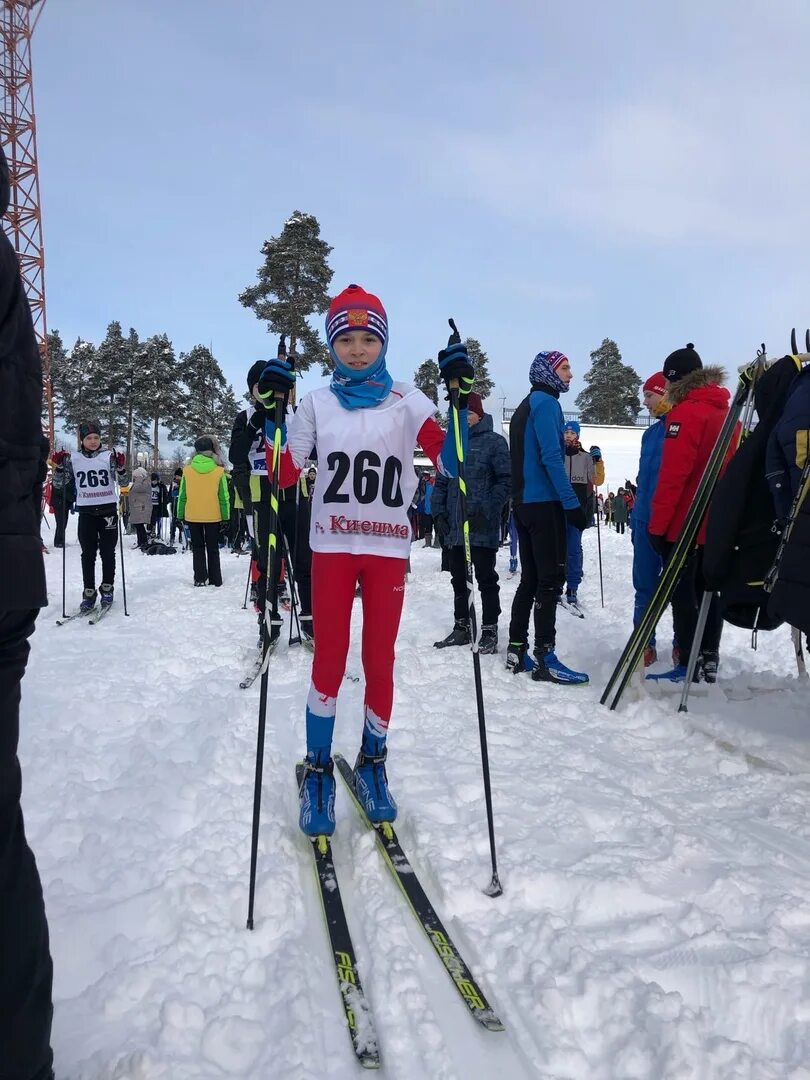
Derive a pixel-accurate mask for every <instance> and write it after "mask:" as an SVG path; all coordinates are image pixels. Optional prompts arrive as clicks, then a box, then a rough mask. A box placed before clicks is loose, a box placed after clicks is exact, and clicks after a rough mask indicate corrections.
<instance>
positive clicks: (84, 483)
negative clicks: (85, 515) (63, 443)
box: [70, 450, 118, 510]
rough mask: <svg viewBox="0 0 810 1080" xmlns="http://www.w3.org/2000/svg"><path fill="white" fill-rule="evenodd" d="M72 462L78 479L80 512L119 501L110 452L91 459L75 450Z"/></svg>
mask: <svg viewBox="0 0 810 1080" xmlns="http://www.w3.org/2000/svg"><path fill="white" fill-rule="evenodd" d="M70 462H71V465H72V466H73V475H74V477H75V479H76V506H77V508H78V509H79V510H81V509H83V508H85V507H88V506H102V505H103V504H104V503H114V502H117V501H118V493H117V491H116V489H115V475H114V473H113V470H112V469H111V467H110V466H111V460H110V454H109V452H107V453H104V454H99V456H98V457H91V458H89V457H85V455H84V454H83V453H81V451H79V450H74V451H73V452H72V453H71V455H70Z"/></svg>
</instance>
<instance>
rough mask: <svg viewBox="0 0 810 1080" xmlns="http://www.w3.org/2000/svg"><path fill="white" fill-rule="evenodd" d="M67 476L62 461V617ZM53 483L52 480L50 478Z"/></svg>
mask: <svg viewBox="0 0 810 1080" xmlns="http://www.w3.org/2000/svg"><path fill="white" fill-rule="evenodd" d="M66 480H67V476H66V475H65V462H64V461H63V462H62V618H63V619H66V618H67V611H66V610H65V603H66V601H65V558H66V552H67V484H66V482H65V481H66ZM51 483H53V480H51Z"/></svg>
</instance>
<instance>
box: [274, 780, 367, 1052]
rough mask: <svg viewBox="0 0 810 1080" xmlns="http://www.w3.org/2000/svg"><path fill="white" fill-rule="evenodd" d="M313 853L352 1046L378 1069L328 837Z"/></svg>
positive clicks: (319, 838) (314, 844)
mask: <svg viewBox="0 0 810 1080" xmlns="http://www.w3.org/2000/svg"><path fill="white" fill-rule="evenodd" d="M295 779H296V781H297V783H298V789H299V791H300V789H301V784H302V783H303V779H304V766H303V765H301V764H299V765H296V767H295ZM311 846H312V854H313V857H314V859H315V873H316V876H317V878H318V891H319V892H320V895H321V904H322V906H323V915H324V919H325V920H326V930H327V933H328V934H329V946H330V948H331V950H332V959H333V961H334V964H335V974H336V975H337V981H338V987H339V989H340V997H341V999H342V1001H343V1010H344V1012H345V1013H346V1023H347V1024H348V1026H349V1035H350V1036H351V1040H352V1046H353V1047H354V1052H355V1054H356V1055H357V1060H358V1061H359V1062H360V1064H361V1065H362V1066H363V1068H364V1069H379V1068H380V1064H381V1062H380V1051H379V1047H378V1044H377V1033H376V1030H375V1028H374V1020H373V1017H372V1015H371V1009H370V1007H369V1003H368V999H367V998H366V995H365V993H364V992H363V987H362V984H361V982H360V975H359V974H358V971H357V961H356V959H355V955H354V946H353V945H352V939H351V935H350V934H349V926H348V923H347V922H346V913H345V912H344V910H343V901H342V900H341V898H340V887H339V886H338V879H337V874H336V873H335V864H334V862H333V861H332V845H331V844H330V842H329V837H328V836H316V837H313V839H312V843H311Z"/></svg>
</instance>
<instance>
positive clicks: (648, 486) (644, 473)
mask: <svg viewBox="0 0 810 1080" xmlns="http://www.w3.org/2000/svg"><path fill="white" fill-rule="evenodd" d="M666 431H667V429H666V425H665V424H664V421H663V419H661V420H656V422H655V423H654V424H650V426H649V427H648V428H647V430H646V431H645V432H644V434H643V435H642V436H641V457H640V458H639V462H638V476H637V477H636V484H637V485H638V490H637V491H636V505H635V506H634V507H633V528H636V527H637V526H639V525H640V524H642V523H643V525H644V528H645V529H646V527H647V523H648V522H649V520H650V513H651V510H652V497H653V492H654V491H655V485H656V484H657V483H658V471H659V469H660V468H661V455H662V454H663V452H664V436H665V435H666Z"/></svg>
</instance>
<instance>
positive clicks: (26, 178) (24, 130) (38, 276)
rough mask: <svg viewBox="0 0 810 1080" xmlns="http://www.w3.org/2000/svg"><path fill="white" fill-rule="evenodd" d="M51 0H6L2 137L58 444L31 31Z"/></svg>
mask: <svg viewBox="0 0 810 1080" xmlns="http://www.w3.org/2000/svg"><path fill="white" fill-rule="evenodd" d="M45 3H46V0H0V35H2V44H3V55H2V61H0V80H1V81H2V90H3V110H2V115H0V142H2V144H3V148H4V150H5V153H6V157H7V159H8V167H9V174H10V177H11V204H10V206H9V208H8V213H7V214H6V216H5V217H4V218H3V228H4V229H5V232H6V235H7V236H8V238H9V239H10V240H11V242H12V244H13V245H14V250H15V251H16V252H17V257H18V258H19V260H20V271H21V273H22V278H23V282H24V283H25V289H26V293H27V295H28V303H29V305H30V307H31V315H32V316H33V319H34V330H35V331H36V335H37V340H38V341H39V349H40V353H41V354H42V374H43V382H44V392H45V402H46V404H47V409H48V429H49V430H48V435H49V438H50V440H51V446H53V434H54V413H53V394H52V392H51V371H50V363H49V360H48V322H47V318H46V315H45V249H44V247H43V244H42V214H41V212H40V203H39V166H38V164H37V125H36V117H35V115H34V82H33V76H32V71H31V35H32V33H33V32H34V29H35V27H36V24H37V21H38V20H39V17H40V15H41V14H42V10H43V8H44V7H45ZM38 6H39V11H37V12H36V15H35V16H34V19H33V22H32V19H31V16H32V12H33V9H34V8H36V7H38Z"/></svg>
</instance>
